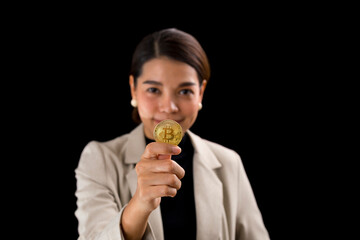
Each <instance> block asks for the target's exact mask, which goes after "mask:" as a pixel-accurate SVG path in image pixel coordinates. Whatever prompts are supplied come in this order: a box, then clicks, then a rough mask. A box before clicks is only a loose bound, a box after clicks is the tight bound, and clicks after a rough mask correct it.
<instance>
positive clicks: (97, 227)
mask: <svg viewBox="0 0 360 240" xmlns="http://www.w3.org/2000/svg"><path fill="white" fill-rule="evenodd" d="M107 175H108V171H107V167H106V161H105V156H104V153H103V149H102V148H101V147H100V145H99V144H97V143H96V142H91V143H89V144H88V145H87V146H86V147H85V148H84V150H83V152H82V154H81V157H80V161H79V165H78V167H77V168H76V169H75V177H76V180H77V182H76V184H77V186H76V187H77V188H76V192H75V195H76V197H77V202H76V203H77V209H76V211H75V215H76V217H77V219H78V224H79V225H78V232H79V239H81V240H82V239H86V240H90V239H107V238H108V237H105V236H113V238H112V239H121V235H122V233H121V232H120V228H119V224H120V223H119V222H120V216H121V214H122V211H123V207H124V206H123V205H122V203H120V202H119V200H116V196H115V195H114V192H115V191H114V189H113V187H110V186H109V184H108V179H107V178H108V176H107ZM100 236H102V237H100Z"/></svg>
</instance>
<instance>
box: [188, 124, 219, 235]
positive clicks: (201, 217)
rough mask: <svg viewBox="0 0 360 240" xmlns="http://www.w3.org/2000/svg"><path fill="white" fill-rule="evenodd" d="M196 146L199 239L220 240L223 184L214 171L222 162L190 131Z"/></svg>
mask: <svg viewBox="0 0 360 240" xmlns="http://www.w3.org/2000/svg"><path fill="white" fill-rule="evenodd" d="M189 135H190V137H191V140H192V143H193V146H194V163H193V164H194V165H193V171H194V174H193V175H194V191H195V205H196V224H197V239H218V238H219V236H220V234H221V215H222V206H223V203H222V202H223V190H222V183H221V181H220V180H219V178H218V177H217V175H216V173H215V171H214V169H216V168H219V167H221V164H220V162H219V161H218V160H217V158H216V156H215V155H214V154H213V153H212V151H211V150H210V149H209V147H208V146H207V145H206V144H205V143H204V142H203V140H202V139H200V137H198V136H197V135H195V134H193V133H191V132H190V131H189Z"/></svg>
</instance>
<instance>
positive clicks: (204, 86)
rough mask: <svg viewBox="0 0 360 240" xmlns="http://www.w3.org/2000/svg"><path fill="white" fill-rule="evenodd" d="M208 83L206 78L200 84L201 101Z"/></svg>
mask: <svg viewBox="0 0 360 240" xmlns="http://www.w3.org/2000/svg"><path fill="white" fill-rule="evenodd" d="M206 84H207V81H206V79H204V80H203V81H202V83H201V86H200V102H201V101H202V99H203V97H204V92H205V88H206Z"/></svg>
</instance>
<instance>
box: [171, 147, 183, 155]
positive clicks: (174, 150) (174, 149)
mask: <svg viewBox="0 0 360 240" xmlns="http://www.w3.org/2000/svg"><path fill="white" fill-rule="evenodd" d="M172 152H173V153H174V154H179V153H180V152H181V148H180V147H178V146H173V147H172Z"/></svg>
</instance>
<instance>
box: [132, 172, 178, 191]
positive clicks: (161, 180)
mask: <svg viewBox="0 0 360 240" xmlns="http://www.w3.org/2000/svg"><path fill="white" fill-rule="evenodd" d="M138 184H139V185H140V186H159V185H167V186H169V187H172V188H175V189H176V190H179V189H180V188H181V181H180V179H179V178H178V177H177V176H176V175H175V174H173V173H155V174H148V175H146V176H141V177H139V178H138Z"/></svg>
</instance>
